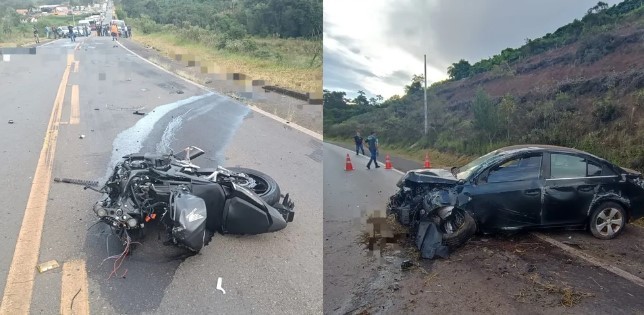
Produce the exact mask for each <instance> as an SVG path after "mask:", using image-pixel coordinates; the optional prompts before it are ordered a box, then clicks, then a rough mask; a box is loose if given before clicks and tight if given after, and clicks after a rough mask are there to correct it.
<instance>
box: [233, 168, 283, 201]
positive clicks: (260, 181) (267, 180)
mask: <svg viewBox="0 0 644 315" xmlns="http://www.w3.org/2000/svg"><path fill="white" fill-rule="evenodd" d="M228 169H229V170H231V171H233V172H237V173H244V174H246V175H248V176H249V177H250V178H252V179H254V180H255V182H256V184H257V186H255V187H254V188H253V191H254V192H255V193H256V194H257V195H258V196H259V197H260V198H262V199H263V200H264V201H265V202H266V203H267V204H269V205H271V206H272V205H274V204H276V203H278V202H279V201H280V187H279V185H277V182H276V181H275V180H274V179H273V178H272V177H270V176H268V175H266V174H264V173H262V172H260V171H257V170H253V169H250V168H242V167H229V168H228ZM239 184H240V185H241V186H243V183H239Z"/></svg>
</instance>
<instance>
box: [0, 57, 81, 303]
mask: <svg viewBox="0 0 644 315" xmlns="http://www.w3.org/2000/svg"><path fill="white" fill-rule="evenodd" d="M73 61H74V55H73V54H70V55H67V66H66V67H65V72H64V73H63V77H62V79H61V81H60V85H59V86H58V94H57V95H56V99H55V100H54V107H53V108H52V111H51V116H50V117H49V124H48V126H47V133H46V134H45V140H44V142H43V146H42V149H41V151H40V157H39V158H38V164H37V166H36V173H35V174H34V177H33V178H34V180H33V181H32V183H31V192H30V193H29V199H28V200H27V207H26V208H25V215H24V217H23V219H22V226H21V227H20V232H19V233H18V241H17V242H16V249H15V250H14V253H13V260H12V261H11V266H10V267H9V274H8V275H7V284H6V286H5V288H4V295H3V297H2V305H0V314H3V315H4V314H28V313H29V307H30V306H31V295H32V290H33V282H34V273H35V271H36V264H37V263H38V253H39V252H40V241H41V236H42V227H43V223H44V221H45V211H46V209H47V198H48V197H49V185H50V183H51V171H52V167H53V165H54V156H55V153H56V140H57V139H58V128H59V126H58V122H60V117H61V115H62V106H63V100H64V98H65V87H66V86H67V80H68V78H69V71H70V69H71V64H72V62H73Z"/></svg>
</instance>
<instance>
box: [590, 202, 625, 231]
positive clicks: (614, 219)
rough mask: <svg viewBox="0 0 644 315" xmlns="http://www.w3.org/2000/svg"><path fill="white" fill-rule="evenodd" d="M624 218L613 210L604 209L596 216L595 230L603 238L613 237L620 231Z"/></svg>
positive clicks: (617, 211)
mask: <svg viewBox="0 0 644 315" xmlns="http://www.w3.org/2000/svg"><path fill="white" fill-rule="evenodd" d="M623 220H624V218H623V217H622V213H621V212H620V211H619V210H617V209H615V208H606V209H604V210H602V211H601V212H600V213H599V215H597V220H595V229H597V232H599V234H601V235H603V236H613V235H615V234H616V233H617V232H619V230H621V229H622V223H623Z"/></svg>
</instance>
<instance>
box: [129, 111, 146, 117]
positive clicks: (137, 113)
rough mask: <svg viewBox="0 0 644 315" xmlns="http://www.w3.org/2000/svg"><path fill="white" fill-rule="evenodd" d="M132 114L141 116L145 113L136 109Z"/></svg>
mask: <svg viewBox="0 0 644 315" xmlns="http://www.w3.org/2000/svg"><path fill="white" fill-rule="evenodd" d="M132 114H134V115H141V116H143V115H145V113H144V112H140V111H138V110H137V111H135V112H134V113H132Z"/></svg>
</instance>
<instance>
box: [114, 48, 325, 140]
mask: <svg viewBox="0 0 644 315" xmlns="http://www.w3.org/2000/svg"><path fill="white" fill-rule="evenodd" d="M117 44H118V45H119V46H121V47H123V49H125V50H127V51H128V52H129V53H131V54H133V55H134V56H137V57H139V59H141V60H143V61H145V62H147V63H149V64H151V65H153V66H155V67H156V68H158V69H159V70H162V71H164V72H166V73H168V74H171V75H173V76H175V77H177V78H179V79H181V80H184V81H186V82H188V83H190V84H192V85H194V86H196V87H199V88H201V89H202V90H204V91H207V92H211V93H215V94H217V95H219V96H226V95H222V94H221V93H219V92H217V91H214V90H211V89H209V88H208V87H206V86H204V85H201V84H199V83H197V82H193V81H190V80H188V79H186V78H184V77H182V76H180V75H178V74H176V73H174V72H172V71H170V70H167V69H165V68H163V67H161V66H159V65H157V64H156V63H154V62H152V61H150V60H147V59H145V58H143V57H141V56H139V55H138V54H137V53H135V52H133V51H131V50H130V49H128V48H127V47H125V46H123V44H121V43H120V42H118V41H117ZM226 97H228V96H226ZM316 106H318V105H316ZM248 107H250V109H252V110H253V111H255V112H257V113H260V114H262V115H264V116H266V117H268V118H271V119H273V120H275V121H277V122H279V123H282V124H284V125H287V126H289V127H292V128H293V129H295V130H298V131H300V132H302V133H305V134H307V135H309V136H311V137H313V138H316V139H318V140H320V141H321V140H322V135H321V134H319V133H317V132H315V131H313V130H310V129H306V128H305V127H302V126H300V125H298V124H296V123H293V122H287V121H286V120H285V119H282V118H280V117H278V116H275V115H273V114H270V113H267V112H265V111H263V110H261V109H259V108H257V107H255V106H250V105H248Z"/></svg>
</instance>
